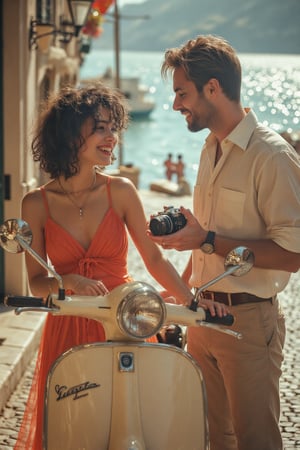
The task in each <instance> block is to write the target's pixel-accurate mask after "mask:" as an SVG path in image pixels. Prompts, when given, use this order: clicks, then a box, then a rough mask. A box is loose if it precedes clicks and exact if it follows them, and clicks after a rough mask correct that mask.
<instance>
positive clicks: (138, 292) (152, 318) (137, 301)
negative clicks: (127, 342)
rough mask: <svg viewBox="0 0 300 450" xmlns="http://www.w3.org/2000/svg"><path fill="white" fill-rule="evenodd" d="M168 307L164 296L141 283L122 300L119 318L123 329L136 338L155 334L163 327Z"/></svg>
mask: <svg viewBox="0 0 300 450" xmlns="http://www.w3.org/2000/svg"><path fill="white" fill-rule="evenodd" d="M165 317H166V307H165V303H164V300H163V299H162V297H161V296H160V295H159V294H158V293H157V292H156V291H155V290H154V289H153V288H152V286H150V285H148V284H146V283H140V284H139V286H138V287H137V288H136V289H134V290H133V291H132V292H129V294H127V295H126V297H124V298H123V300H122V301H121V303H120V305H119V307H118V311H117V320H118V324H119V327H120V328H121V330H122V331H123V332H124V333H126V334H128V335H129V336H132V337H134V338H139V339H146V338H148V337H151V336H154V335H155V334H156V333H157V332H158V331H159V330H160V328H161V327H162V325H163V323H164V321H165Z"/></svg>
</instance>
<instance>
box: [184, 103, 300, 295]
mask: <svg viewBox="0 0 300 450" xmlns="http://www.w3.org/2000/svg"><path fill="white" fill-rule="evenodd" d="M216 145H217V141H216V138H215V137H214V135H213V134H210V135H209V136H208V137H207V139H206V142H205V144H204V147H203V150H202V153H201V157H200V165H199V171H198V176H197V181H196V186H195V188H194V214H195V216H196V217H197V219H198V221H199V223H200V224H201V226H202V227H203V228H204V229H206V230H212V231H215V232H216V234H217V235H218V234H219V235H222V236H227V237H230V238H233V239H241V240H243V238H245V239H272V240H273V241H274V242H276V243H277V244H278V245H280V246H281V247H283V248H285V249H287V250H290V251H292V252H300V158H299V155H297V153H296V152H295V150H294V149H293V148H292V147H290V146H289V145H288V144H287V142H286V141H285V140H284V139H282V138H281V136H279V135H278V134H277V133H275V132H273V131H272V130H270V129H269V128H266V127H264V126H262V125H261V124H259V123H258V121H257V118H256V116H255V114H254V113H253V112H252V111H248V113H247V115H246V116H245V117H244V119H243V120H242V121H241V122H240V123H239V124H238V125H237V127H236V128H235V129H234V130H233V131H232V132H231V133H230V134H229V135H228V136H227V137H226V138H225V139H224V140H223V141H222V142H221V148H222V153H223V154H222V157H221V158H220V160H219V162H218V164H217V165H216V167H215V155H216ZM192 257H193V271H192V276H191V279H190V282H191V285H192V286H200V285H201V284H203V283H206V282H207V281H209V280H210V279H212V278H214V277H215V276H216V275H218V274H220V273H222V272H223V271H224V265H223V258H222V257H220V256H218V255H216V254H212V255H204V254H203V252H202V251H201V250H194V251H193V255H192ZM289 277H290V273H288V272H284V271H279V270H268V269H260V268H253V269H252V270H251V271H250V272H249V273H248V274H247V275H244V276H242V277H234V276H228V277H226V278H224V279H223V280H221V281H219V282H218V283H217V284H215V285H213V286H212V287H211V288H210V289H211V290H216V291H222V292H230V293H232V292H248V293H251V294H255V295H257V296H259V297H265V298H267V297H271V296H273V295H275V294H276V293H278V292H280V291H281V290H282V289H284V287H285V286H286V284H287V283H288V280H289Z"/></svg>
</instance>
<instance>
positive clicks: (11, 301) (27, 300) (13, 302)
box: [4, 295, 45, 308]
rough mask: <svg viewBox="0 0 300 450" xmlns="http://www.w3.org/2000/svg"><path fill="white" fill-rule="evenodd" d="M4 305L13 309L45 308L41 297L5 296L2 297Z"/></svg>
mask: <svg viewBox="0 0 300 450" xmlns="http://www.w3.org/2000/svg"><path fill="white" fill-rule="evenodd" d="M4 305H5V306H13V307H15V308H22V307H27V306H28V307H30V306H32V307H39V306H45V305H44V301H43V298H42V297H28V296H22V295H7V296H6V297H4Z"/></svg>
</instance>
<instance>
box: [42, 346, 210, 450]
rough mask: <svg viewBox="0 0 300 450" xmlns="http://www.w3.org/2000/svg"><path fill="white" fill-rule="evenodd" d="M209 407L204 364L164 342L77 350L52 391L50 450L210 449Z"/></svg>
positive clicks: (48, 401) (64, 359)
mask: <svg viewBox="0 0 300 450" xmlns="http://www.w3.org/2000/svg"><path fill="white" fill-rule="evenodd" d="M206 418H207V406H206V396H205V388H204V382H203V378H202V374H201V371H200V368H199V366H198V365H197V364H196V363H195V361H194V360H193V359H192V358H191V357H190V355H188V354H187V353H186V352H184V351H183V350H181V349H179V348H177V347H173V346H169V345H163V344H150V343H133V344H125V343H124V344H123V343H96V344H89V345H84V346H79V347H74V348H72V349H70V350H69V351H67V352H65V353H64V354H63V355H61V356H60V357H59V358H58V359H57V360H56V362H55V363H54V364H53V366H52V368H51V370H50V372H49V376H48V380H47V386H46V396H45V417H44V448H45V449H46V450H66V449H68V450H158V449H163V450H205V449H208V429H207V419H206Z"/></svg>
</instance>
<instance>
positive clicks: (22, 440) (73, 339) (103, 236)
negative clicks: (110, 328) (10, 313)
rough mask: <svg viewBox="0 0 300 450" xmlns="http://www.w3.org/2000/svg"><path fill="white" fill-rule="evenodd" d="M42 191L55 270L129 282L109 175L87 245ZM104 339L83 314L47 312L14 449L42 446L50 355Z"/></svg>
mask: <svg viewBox="0 0 300 450" xmlns="http://www.w3.org/2000/svg"><path fill="white" fill-rule="evenodd" d="M41 192H42V195H43V199H44V203H45V208H46V210H47V221H46V225H45V241H46V250H47V254H48V257H49V259H50V260H51V263H52V265H53V266H54V268H55V270H56V272H57V273H59V274H60V275H64V274H68V273H76V274H80V275H83V276H86V277H89V278H93V279H100V280H102V281H103V283H104V284H105V285H106V287H107V288H108V289H109V290H111V289H113V288H114V287H116V286H119V285H120V284H123V283H125V282H129V281H132V279H131V278H130V277H129V275H128V273H127V253H128V238H127V232H126V228H125V225H124V222H123V221H122V220H121V219H120V217H119V216H118V215H117V214H116V212H115V211H114V209H113V208H112V202H111V194H110V178H108V182H107V194H108V198H109V208H108V210H107V212H106V214H105V216H104V218H103V220H102V222H101V223H100V224H99V227H98V229H97V231H96V233H95V236H94V238H93V240H92V242H91V244H90V246H89V248H88V250H85V249H84V248H83V247H82V246H81V245H80V244H79V243H78V242H77V241H76V240H75V239H74V238H73V237H72V236H71V235H70V234H69V233H68V232H67V231H66V230H65V229H63V228H62V227H61V226H60V225H58V224H57V223H56V222H54V221H53V220H52V219H51V216H50V212H49V207H48V202H47V194H46V191H45V190H44V189H43V187H42V188H41ZM104 340H105V334H104V329H103V327H102V325H101V324H100V323H99V322H96V321H94V320H90V319H85V318H81V317H71V316H65V317H64V316H61V317H55V316H52V315H51V314H48V315H47V318H46V321H45V326H44V330H43V335H42V338H41V343H40V348H39V352H38V356H37V363H36V368H35V373H34V376H33V382H32V387H31V390H30V393H29V397H28V402H27V405H26V409H25V413H24V417H23V421H22V424H21V428H20V432H19V436H18V441H17V443H16V445H15V449H17V450H41V449H42V425H43V409H44V389H45V384H46V379H47V373H48V371H49V369H50V367H51V365H52V363H53V362H54V360H55V359H56V358H57V357H58V356H59V355H61V353H63V352H64V351H66V350H68V349H69V348H71V347H74V346H75V345H80V344H86V343H92V342H99V341H104Z"/></svg>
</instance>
